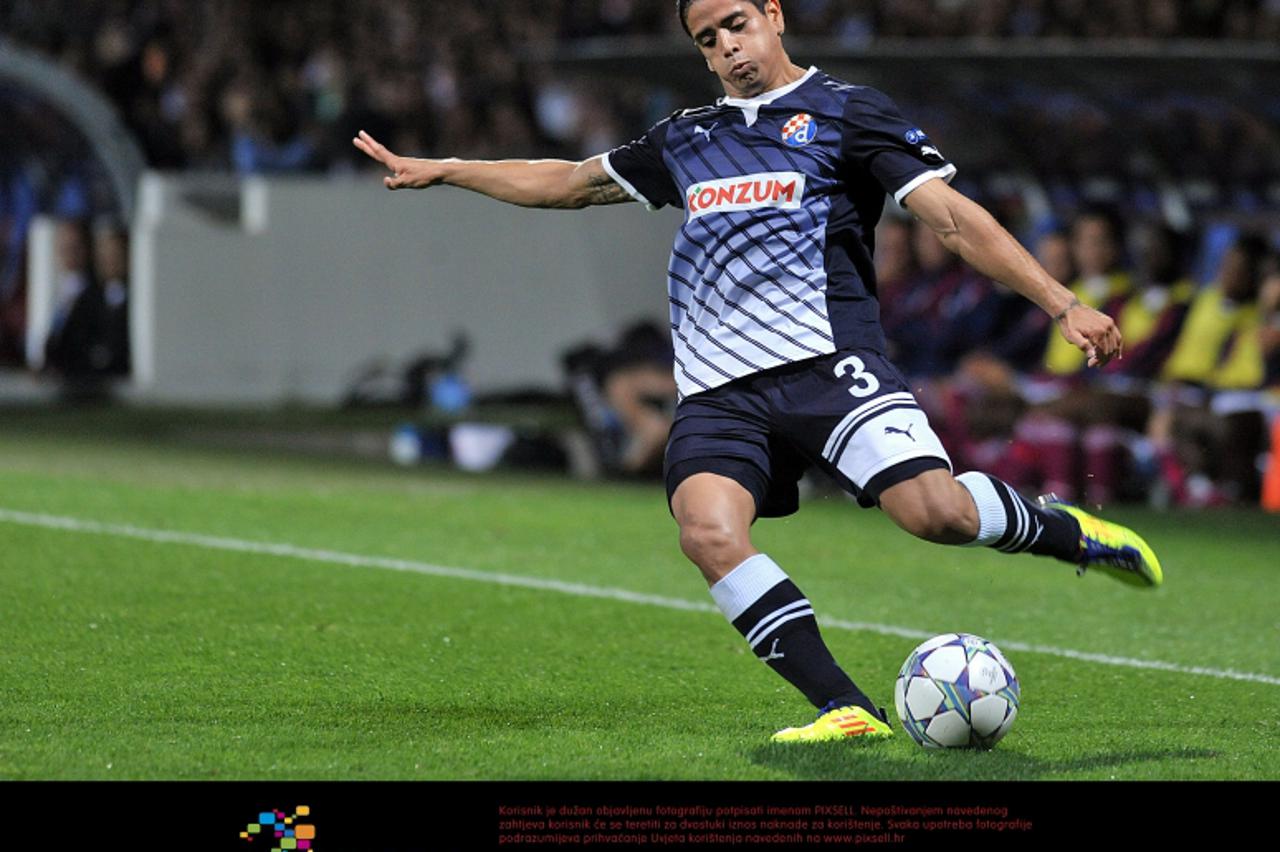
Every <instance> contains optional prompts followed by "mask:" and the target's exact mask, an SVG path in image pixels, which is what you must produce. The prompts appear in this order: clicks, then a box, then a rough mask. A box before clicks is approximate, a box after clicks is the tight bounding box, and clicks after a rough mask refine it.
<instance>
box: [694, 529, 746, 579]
mask: <svg viewBox="0 0 1280 852" xmlns="http://www.w3.org/2000/svg"><path fill="white" fill-rule="evenodd" d="M680 549H681V550H682V551H683V552H684V555H685V556H687V557H688V558H689V561H690V562H692V563H693V564H695V565H697V566H698V567H699V568H701V569H702V572H703V573H704V574H707V575H708V576H710V575H712V574H714V575H716V576H723V575H724V574H727V573H729V571H731V570H733V568H734V567H735V566H736V565H737V564H738V563H740V562H741V561H742V560H743V559H745V558H746V556H747V555H748V551H750V549H751V545H750V542H749V541H748V540H747V537H746V536H745V535H743V534H742V533H741V532H740V531H738V530H736V529H734V527H733V525H732V524H729V523H723V522H718V521H715V520H709V519H708V520H703V519H697V520H686V521H685V522H683V523H682V524H681V525H680Z"/></svg>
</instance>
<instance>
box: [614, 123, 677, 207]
mask: <svg viewBox="0 0 1280 852" xmlns="http://www.w3.org/2000/svg"><path fill="white" fill-rule="evenodd" d="M669 122H670V119H667V120H665V121H662V122H660V123H659V124H656V125H654V126H653V127H651V128H650V129H649V130H648V131H646V132H645V134H644V135H643V136H641V137H640V138H639V139H637V140H635V141H634V142H628V143H627V144H625V145H619V146H618V147H617V148H614V149H613V150H612V151H610V152H608V153H607V154H605V155H604V157H603V164H604V170H605V171H606V172H608V173H609V177H611V178H613V179H614V181H615V182H616V183H617V184H618V186H620V187H622V188H623V189H625V190H626V191H627V194H628V195H630V196H631V197H632V198H634V199H635V200H636V201H639V202H640V203H641V204H643V205H645V206H646V207H648V208H649V209H650V210H657V209H659V208H661V207H663V206H664V205H667V204H669V205H671V206H672V207H682V206H684V205H683V204H682V202H683V199H682V198H681V196H680V193H679V192H678V191H677V190H676V185H675V181H673V180H672V179H671V172H670V171H668V169H667V165H666V163H665V162H664V161H663V159H662V145H663V140H665V139H666V135H667V127H668V126H669Z"/></svg>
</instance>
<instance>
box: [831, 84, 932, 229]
mask: <svg viewBox="0 0 1280 852" xmlns="http://www.w3.org/2000/svg"><path fill="white" fill-rule="evenodd" d="M843 130H844V135H843V139H842V141H841V154H842V155H843V156H844V158H845V159H846V161H847V162H851V163H854V164H856V165H858V166H860V167H861V168H862V169H863V170H865V171H866V172H868V173H869V174H871V175H872V176H873V177H875V179H876V180H877V181H879V182H880V185H881V186H883V187H884V190H885V192H887V193H889V194H890V195H892V196H893V200H894V201H896V202H898V203H899V204H901V203H902V199H904V198H906V196H907V193H909V192H911V190H913V189H915V188H916V187H918V186H919V185H920V184H922V183H924V182H925V181H927V180H930V179H931V178H942V179H943V180H945V181H950V180H951V178H952V176H953V175H955V173H956V167H955V166H954V165H952V164H951V163H950V162H948V161H947V158H946V157H944V156H943V155H942V152H941V151H939V150H938V148H937V146H936V145H934V144H933V142H932V141H931V140H930V139H929V137H928V136H927V135H926V134H925V132H924V131H923V130H921V129H920V128H919V127H916V126H915V125H914V124H912V123H911V122H909V121H907V120H906V119H905V118H903V117H902V114H901V113H900V112H899V111H898V106H897V104H895V103H894V102H893V101H892V100H891V99H890V98H889V96H888V95H886V94H884V93H883V92H879V91H876V90H875V89H871V88H867V87H860V88H857V89H855V90H854V91H853V92H851V93H850V95H849V100H848V101H846V103H845V109H844V128H843Z"/></svg>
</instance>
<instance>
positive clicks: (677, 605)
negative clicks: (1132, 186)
mask: <svg viewBox="0 0 1280 852" xmlns="http://www.w3.org/2000/svg"><path fill="white" fill-rule="evenodd" d="M0 522H3V523H10V524H19V525H22V526H28V527H43V528H46V529H55V530H62V531H64V532H74V533H89V534H96V535H110V536H116V537H119V538H131V539H138V540H140V541H150V542H156V543H160V544H180V545H187V546H191V547H203V548H206V549H209V550H227V551H234V552H237V553H256V554H263V555H267V556H285V557H290V558H293V559H305V560H307V561H310V562H325V563H328V564H331V565H350V566H353V567H356V568H384V569H388V570H391V571H408V572H412V573H415V574H426V575H428V576H431V577H449V578H452V579H455V580H474V581H476V582H480V583H493V584H496V585H500V586H516V587H519V588H525V589H537V590H539V591H545V592H559V593H561V594H565V595H576V596H578V597H587V598H605V599H608V600H616V601H624V602H626V603H633V604H645V605H647V606H658V607H663V608H664V609H680V610H688V611H693V612H713V613H717V614H718V613H719V610H718V609H717V608H716V607H715V606H714V605H712V604H710V603H706V602H703V601H687V600H683V599H681V598H668V597H664V596H662V595H649V594H644V593H642V592H633V591H630V590H628V589H617V588H611V587H608V586H592V585H587V584H585V583H567V582H564V581H563V580H549V579H545V578H542V577H526V576H522V575H520V574H503V573H499V572H490V571H473V570H471V569H468V568H450V567H447V566H444V565H432V564H430V563H428V562H418V561H415V560H411V559H391V558H388V557H384V556H366V555H363V554H359V553H343V552H340V551H336V550H317V549H315V548H310V547H297V546H295V545H292V544H279V543H274V544H273V543H270V542H260V541H246V540H243V539H236V538H223V537H221V536H212V535H201V534H199V533H187V532H175V531H170V530H157V529H147V528H144V527H134V526H128V525H125V524H109V523H102V522H99V521H86V520H81V519H79V518H68V517H62V516H58V515H42V514H36V513H32V512H17V511H13V510H11V509H0ZM821 623H822V626H823V627H827V628H838V629H841V630H852V631H863V632H867V633H879V634H881V635H885V636H901V637H903V638H905V639H918V640H923V639H928V638H930V637H931V636H933V635H934V634H933V633H930V632H928V631H925V630H916V629H913V628H909V627H896V626H894V625H891V624H876V623H874V622H866V621H846V620H844V619H839V618H822V619H821ZM992 641H994V642H995V643H996V645H998V646H999V647H1000V648H1001V650H1004V651H1017V652H1025V653H1031V654H1047V655H1049V656H1053V657H1065V658H1067V659H1071V660H1081V661H1083V662H1089V663H1100V664H1102V665H1106V666H1120V667H1123V668H1131V669H1153V670H1155V671H1165V672H1177V673H1178V674H1188V675H1201V676H1204V677H1215V678H1222V679H1224V680H1239V681H1250V682H1253V683H1269V684H1273V685H1277V686H1280V677H1276V676H1274V675H1267V674H1256V673H1253V672H1241V671H1236V670H1234V669H1214V668H1207V667H1204V666H1184V665H1181V664H1179V663H1167V662H1162V661H1160V660H1140V659H1135V658H1133V657H1115V656H1111V655H1109V654H1094V653H1089V652H1087V651H1075V650H1072V649H1070V648H1057V647H1054V646H1052V645H1037V644H1033V643H1029V642H1015V641H1012V640H1009V639H996V640H992Z"/></svg>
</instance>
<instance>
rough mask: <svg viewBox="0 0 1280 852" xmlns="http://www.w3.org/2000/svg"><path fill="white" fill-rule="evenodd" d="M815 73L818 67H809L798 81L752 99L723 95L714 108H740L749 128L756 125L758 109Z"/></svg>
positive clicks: (792, 90) (794, 88) (788, 92)
mask: <svg viewBox="0 0 1280 852" xmlns="http://www.w3.org/2000/svg"><path fill="white" fill-rule="evenodd" d="M817 73H818V67H817V66H816V65H810V66H809V70H808V71H806V72H804V76H803V77H801V78H800V79H799V80H792V81H791V82H790V83H788V84H787V85H785V86H779V87H778V88H776V89H771V90H770V91H767V92H761V93H760V94H758V95H756V96H755V97H754V98H731V97H729V96H728V95H725V96H724V97H722V98H720V99H719V100H717V101H716V106H731V107H739V108H741V110H742V115H743V117H744V118H746V120H747V127H750V126H752V125H753V124H755V123H756V119H757V118H758V117H759V115H760V107H762V106H764V105H766V104H771V103H773V102H774V101H776V100H777V99H778V98H780V97H782V96H783V95H788V94H790V93H791V92H794V91H795V90H796V89H798V88H800V86H801V85H802V84H803V83H804V82H805V81H806V80H808V79H809V78H810V77H812V76H813V75H814V74H817Z"/></svg>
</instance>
